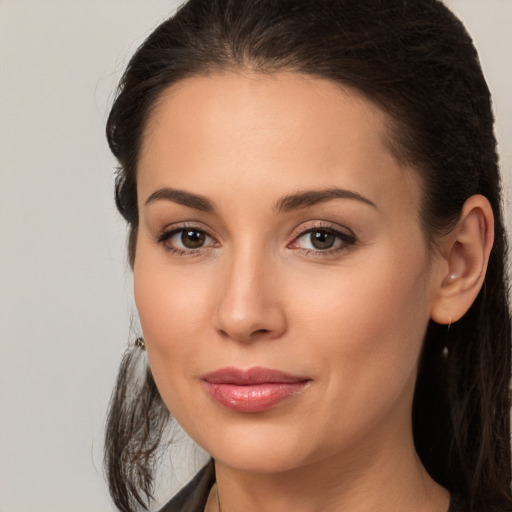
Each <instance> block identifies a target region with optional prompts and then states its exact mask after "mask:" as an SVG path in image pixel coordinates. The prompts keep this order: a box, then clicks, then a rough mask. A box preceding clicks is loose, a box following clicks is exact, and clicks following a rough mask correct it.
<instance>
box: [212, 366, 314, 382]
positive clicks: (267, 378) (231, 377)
mask: <svg viewBox="0 0 512 512" xmlns="http://www.w3.org/2000/svg"><path fill="white" fill-rule="evenodd" d="M202 379H203V380H204V381H206V382H208V383H209V384H234V385H237V386H250V385H257V384H269V383H270V384H279V383H293V382H304V381H307V380H310V379H308V378H307V377H303V376H298V375H292V374H290V373H286V372H282V371H280V370H273V369H271V368H262V367H253V368H247V369H241V368H234V367H230V368H220V369H219V370H215V371H213V372H210V373H207V374H206V375H203V377H202Z"/></svg>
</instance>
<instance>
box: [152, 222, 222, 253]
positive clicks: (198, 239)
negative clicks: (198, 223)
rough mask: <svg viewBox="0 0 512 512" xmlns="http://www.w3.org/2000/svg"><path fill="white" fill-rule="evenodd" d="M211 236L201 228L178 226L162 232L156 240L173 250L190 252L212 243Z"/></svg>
mask: <svg viewBox="0 0 512 512" xmlns="http://www.w3.org/2000/svg"><path fill="white" fill-rule="evenodd" d="M213 241H214V240H213V238H212V237H211V236H210V235H208V234H207V233H205V232H204V231H203V230H201V229H197V228H180V229H173V230H172V231H168V232H166V233H163V234H162V235H161V236H160V237H159V238H158V242H160V243H162V244H164V246H165V248H166V249H167V250H169V251H174V252H182V253H185V252H191V251H195V250H198V249H202V248H205V247H208V246H209V245H212V243H213Z"/></svg>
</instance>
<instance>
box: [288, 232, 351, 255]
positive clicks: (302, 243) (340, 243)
mask: <svg viewBox="0 0 512 512" xmlns="http://www.w3.org/2000/svg"><path fill="white" fill-rule="evenodd" d="M353 243H355V237H354V236H353V235H349V234H348V233H343V232H341V231H338V230H335V229H332V228H324V227H318V228H312V229H308V230H307V231H305V232H303V233H302V234H301V235H300V236H298V237H297V238H295V240H294V241H293V242H292V244H291V248H292V249H302V250H305V251H318V252H333V251H334V252H335V251H338V250H341V249H344V248H345V247H346V246H348V245H351V244H353Z"/></svg>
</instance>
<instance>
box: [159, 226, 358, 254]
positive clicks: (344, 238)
mask: <svg viewBox="0 0 512 512" xmlns="http://www.w3.org/2000/svg"><path fill="white" fill-rule="evenodd" d="M187 230H188V231H190V232H196V233H200V234H202V235H204V236H206V237H208V238H210V239H211V240H212V241H213V242H214V244H218V242H216V241H215V238H214V237H213V236H212V235H211V234H210V233H208V231H206V230H205V229H202V228H199V227H197V226H193V225H190V226H189V225H182V226H179V227H176V228H173V229H170V230H167V231H163V232H162V233H161V234H160V235H159V236H158V237H157V239H156V242H157V243H158V244H160V245H162V246H163V248H164V250H165V251H167V252H169V253H172V254H175V255H177V256H189V257H193V256H200V255H201V254H203V252H204V251H205V250H207V249H209V248H210V247H212V245H211V242H210V245H206V246H202V247H198V248H190V249H180V248H178V247H176V246H175V245H171V244H169V243H167V242H168V241H169V240H170V239H171V238H172V237H174V236H175V235H178V234H180V233H182V234H183V233H184V232H185V231H187ZM315 232H322V233H326V234H328V235H333V236H335V237H336V238H337V239H338V240H339V245H338V247H334V248H327V249H305V248H301V247H292V248H293V250H297V251H301V252H302V253H303V254H305V255H306V256H308V255H311V254H313V255H315V256H320V257H322V256H330V255H333V254H337V253H339V252H341V251H344V250H346V249H347V248H348V247H349V246H351V245H354V244H355V243H357V239H356V236H355V235H354V234H352V233H347V232H344V231H341V230H339V229H336V228H334V227H332V226H325V225H321V224H314V225H312V226H310V227H308V228H306V229H302V230H301V231H299V232H298V233H297V234H296V235H294V237H293V239H292V241H291V242H290V243H289V244H288V245H287V248H290V247H291V246H292V245H294V244H297V241H298V240H300V239H301V238H304V237H306V236H307V235H311V234H312V233H315ZM214 246H215V245H214Z"/></svg>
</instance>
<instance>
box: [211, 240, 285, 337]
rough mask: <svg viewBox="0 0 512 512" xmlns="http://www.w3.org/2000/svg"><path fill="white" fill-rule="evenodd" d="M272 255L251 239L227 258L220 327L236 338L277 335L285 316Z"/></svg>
mask: <svg viewBox="0 0 512 512" xmlns="http://www.w3.org/2000/svg"><path fill="white" fill-rule="evenodd" d="M274 273H275V264H274V262H273V261H272V257H271V256H270V255H269V254H268V253H266V252H265V251H264V250H262V249H261V244H260V246H259V247H254V246H253V245H252V244H251V243H250V242H247V243H244V244H240V245H239V246H238V247H237V248H236V249H233V250H232V251H231V253H230V255H229V257H228V258H227V261H226V267H225V272H224V274H223V282H222V284H221V286H222V288H221V290H220V293H219V302H218V305H217V311H216V318H215V324H216V328H217V330H219V331H220V332H222V333H223V334H224V335H227V336H228V337H230V338H233V339H236V340H237V341H251V340H254V339H256V338H260V337H268V338H276V337H279V336H280V335H281V334H282V333H283V332H284V330H285V329H286V319H285V316H284V311H283V310H282V308H281V304H280V302H279V297H278V295H277V293H276V290H275V288H274V285H275V282H276V276H274Z"/></svg>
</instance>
